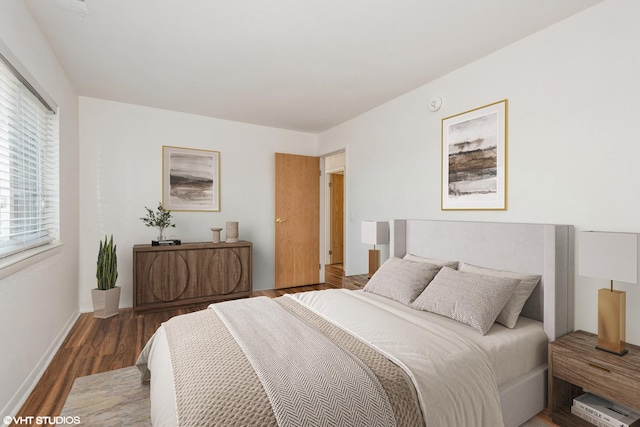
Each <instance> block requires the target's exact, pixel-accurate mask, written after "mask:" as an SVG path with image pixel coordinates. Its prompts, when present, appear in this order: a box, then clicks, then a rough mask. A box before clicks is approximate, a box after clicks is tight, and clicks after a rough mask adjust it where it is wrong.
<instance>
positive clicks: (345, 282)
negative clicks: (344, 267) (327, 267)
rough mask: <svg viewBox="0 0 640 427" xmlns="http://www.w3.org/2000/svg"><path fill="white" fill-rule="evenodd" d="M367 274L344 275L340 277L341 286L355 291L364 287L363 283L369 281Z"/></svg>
mask: <svg viewBox="0 0 640 427" xmlns="http://www.w3.org/2000/svg"><path fill="white" fill-rule="evenodd" d="M368 276H369V275H368V274H356V275H354V276H344V277H343V278H342V287H343V288H345V289H351V290H353V291H357V290H359V289H362V288H364V285H366V284H367V282H368V281H369V277H368Z"/></svg>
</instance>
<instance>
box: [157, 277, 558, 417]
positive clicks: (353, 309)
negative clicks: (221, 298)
mask: <svg viewBox="0 0 640 427" xmlns="http://www.w3.org/2000/svg"><path fill="white" fill-rule="evenodd" d="M287 297H289V298H293V299H295V300H297V301H299V302H301V303H302V304H304V305H306V306H307V307H309V308H311V309H312V310H314V311H316V312H317V313H319V314H320V315H322V316H324V317H325V318H327V319H328V320H330V321H332V322H333V323H335V324H337V325H339V326H341V327H343V328H344V329H347V330H349V331H351V332H352V333H353V334H354V335H356V336H358V337H359V338H361V339H363V340H364V341H366V342H368V343H370V344H371V345H372V346H374V347H375V348H377V349H378V350H379V351H381V352H382V353H384V354H385V355H386V356H387V357H389V358H390V359H391V360H393V361H394V362H396V363H397V364H399V365H400V366H402V367H404V368H405V370H406V371H407V373H408V374H409V375H410V376H411V377H412V379H413V381H414V383H415V384H416V389H417V392H418V396H419V398H420V403H421V407H422V409H423V413H424V416H425V420H426V424H427V426H438V427H440V426H488V425H490V426H501V425H502V414H501V409H500V402H499V397H498V392H497V390H498V386H499V385H500V384H502V383H504V382H507V381H509V380H511V379H513V378H515V377H517V376H518V375H520V374H522V373H524V372H528V371H529V370H530V369H532V368H534V367H535V366H538V365H539V364H541V363H544V362H545V359H544V358H545V356H546V352H545V351H544V348H546V342H547V338H546V335H545V334H544V331H543V330H542V327H541V324H540V323H539V322H535V321H529V320H528V319H524V318H521V319H520V320H519V323H518V327H517V328H516V329H515V330H510V329H507V328H504V327H502V326H500V325H494V327H493V329H492V330H491V331H490V332H489V334H487V335H486V336H482V335H480V334H479V333H478V332H476V331H475V330H473V329H472V328H470V327H468V326H466V325H462V324H460V323H457V322H455V321H453V320H450V319H447V318H444V317H441V316H437V315H434V314H431V313H425V312H420V311H416V310H412V309H410V308H408V307H406V306H404V305H402V304H399V303H396V302H394V301H391V300H389V299H387V298H384V297H380V296H377V295H373V294H370V293H366V292H361V291H357V292H353V291H348V290H342V289H335V290H325V291H315V292H306V293H299V294H292V295H288V296H287ZM223 304H224V303H223ZM163 335H164V334H163V331H162V328H161V329H160V330H159V331H158V333H157V334H156V337H155V340H154V345H153V348H152V349H151V353H150V356H149V363H148V366H149V369H150V371H151V377H152V379H151V417H152V422H153V424H154V426H173V425H176V421H175V420H176V415H175V397H174V395H173V379H172V373H171V364H170V358H169V356H168V348H167V345H166V339H164V338H163ZM541 350H542V351H541Z"/></svg>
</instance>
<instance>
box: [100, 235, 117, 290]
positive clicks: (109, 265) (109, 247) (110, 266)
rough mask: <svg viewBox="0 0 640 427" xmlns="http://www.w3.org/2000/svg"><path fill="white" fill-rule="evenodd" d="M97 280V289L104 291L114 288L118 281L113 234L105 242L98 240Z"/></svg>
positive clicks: (105, 238) (105, 237)
mask: <svg viewBox="0 0 640 427" xmlns="http://www.w3.org/2000/svg"><path fill="white" fill-rule="evenodd" d="M96 279H98V289H100V290H103V291H106V290H107V289H111V288H113V287H115V286H116V280H118V256H117V255H116V245H114V244H113V234H112V235H111V239H109V241H108V242H107V236H106V235H105V236H104V242H103V241H102V240H100V250H99V251H98V268H97V270H96Z"/></svg>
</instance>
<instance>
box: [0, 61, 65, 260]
mask: <svg viewBox="0 0 640 427" xmlns="http://www.w3.org/2000/svg"><path fill="white" fill-rule="evenodd" d="M58 168H59V158H58V116H57V114H56V112H55V110H54V109H52V108H51V107H50V106H49V105H48V104H47V103H46V102H44V98H43V97H42V96H41V95H40V94H39V93H38V92H37V91H36V90H35V89H34V88H33V86H32V85H31V84H30V83H29V81H28V79H27V78H25V76H23V75H22V74H21V73H19V72H18V71H17V69H16V68H15V67H14V66H13V65H12V64H10V63H9V62H8V61H7V60H6V59H5V58H4V57H3V56H1V55H0V258H2V257H6V256H9V255H12V254H15V253H18V252H21V251H24V250H27V249H30V248H33V247H36V246H40V245H45V244H47V243H49V242H51V241H52V240H54V239H58V238H59V222H60V221H59V202H58V200H59V189H58V188H59V185H58V182H59V176H58Z"/></svg>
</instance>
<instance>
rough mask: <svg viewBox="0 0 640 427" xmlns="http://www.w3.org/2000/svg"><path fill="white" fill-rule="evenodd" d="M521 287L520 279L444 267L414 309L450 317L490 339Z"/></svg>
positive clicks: (422, 294)
mask: <svg viewBox="0 0 640 427" xmlns="http://www.w3.org/2000/svg"><path fill="white" fill-rule="evenodd" d="M517 284H518V280H517V279H509V278H501V277H489V276H481V275H479V274H472V273H465V272H462V271H458V270H453V269H451V268H449V267H442V270H440V272H439V273H438V274H437V275H436V277H435V278H434V279H433V280H432V281H431V283H430V284H429V286H427V288H426V289H425V290H424V291H423V292H422V293H421V294H420V296H418V298H416V300H415V301H414V302H413V303H412V304H411V307H412V308H415V309H417V310H423V311H429V312H432V313H436V314H440V315H442V316H446V317H449V318H451V319H453V320H456V321H458V322H460V323H464V324H466V325H469V326H471V327H473V328H475V329H477V330H478V331H479V332H480V333H481V334H482V335H486V334H487V332H489V329H491V326H493V323H494V322H495V320H496V317H498V314H499V313H500V311H501V310H502V308H503V307H504V306H505V304H506V303H507V301H509V298H511V294H512V293H513V290H514V289H515V287H516V285H517Z"/></svg>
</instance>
